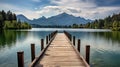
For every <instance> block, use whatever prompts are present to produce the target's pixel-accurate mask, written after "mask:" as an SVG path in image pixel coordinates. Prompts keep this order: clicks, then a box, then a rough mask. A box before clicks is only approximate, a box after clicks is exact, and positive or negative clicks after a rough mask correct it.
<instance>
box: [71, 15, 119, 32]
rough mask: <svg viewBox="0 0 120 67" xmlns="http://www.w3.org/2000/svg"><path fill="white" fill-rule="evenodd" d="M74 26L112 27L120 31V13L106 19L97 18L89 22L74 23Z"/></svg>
mask: <svg viewBox="0 0 120 67" xmlns="http://www.w3.org/2000/svg"><path fill="white" fill-rule="evenodd" d="M72 27H73V28H93V29H112V30H113V31H120V13H119V14H113V15H112V16H108V17H106V18H104V19H96V20H95V21H93V22H88V23H87V24H79V25H78V24H73V26H72Z"/></svg>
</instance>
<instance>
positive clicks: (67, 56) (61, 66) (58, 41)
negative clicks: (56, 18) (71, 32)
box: [35, 33, 86, 67]
mask: <svg viewBox="0 0 120 67" xmlns="http://www.w3.org/2000/svg"><path fill="white" fill-rule="evenodd" d="M41 65H42V66H43V67H86V66H85V64H84V62H83V60H82V59H80V57H79V56H78V54H77V53H76V52H75V50H74V48H73V46H72V45H71V44H70V41H69V40H68V38H67V37H66V35H65V34H64V33H57V35H56V36H55V38H54V40H53V41H52V42H51V44H50V45H49V47H48V48H47V50H46V51H45V53H44V55H43V57H42V59H41V60H39V62H38V63H37V64H36V66H35V67H41Z"/></svg>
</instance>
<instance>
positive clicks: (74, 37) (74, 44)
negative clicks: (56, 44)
mask: <svg viewBox="0 0 120 67" xmlns="http://www.w3.org/2000/svg"><path fill="white" fill-rule="evenodd" d="M73 45H74V46H75V36H73Z"/></svg>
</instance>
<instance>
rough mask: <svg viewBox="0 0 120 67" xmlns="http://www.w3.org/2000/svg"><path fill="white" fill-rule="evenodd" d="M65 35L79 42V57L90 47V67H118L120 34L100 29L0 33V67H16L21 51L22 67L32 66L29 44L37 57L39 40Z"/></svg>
mask: <svg viewBox="0 0 120 67" xmlns="http://www.w3.org/2000/svg"><path fill="white" fill-rule="evenodd" d="M55 30H58V31H59V32H62V31H63V30H66V31H68V32H69V33H71V34H72V35H74V36H76V39H81V55H82V56H83V57H85V46H86V45H90V46H91V51H90V65H91V67H120V32H112V31H110V30H107V29H105V30H103V29H64V28H33V29H31V30H4V31H0V67H17V51H21V50H22V51H24V59H25V61H24V63H25V67H28V65H29V64H30V62H31V54H30V53H31V52H30V51H31V50H30V44H31V43H35V47H36V56H38V55H39V54H40V49H41V48H40V39H42V38H43V39H45V37H46V35H48V34H49V33H50V32H52V31H55Z"/></svg>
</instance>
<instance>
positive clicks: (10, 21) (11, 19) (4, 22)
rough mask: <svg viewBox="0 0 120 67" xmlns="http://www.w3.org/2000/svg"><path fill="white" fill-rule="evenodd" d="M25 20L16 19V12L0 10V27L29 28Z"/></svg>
mask: <svg viewBox="0 0 120 67" xmlns="http://www.w3.org/2000/svg"><path fill="white" fill-rule="evenodd" d="M30 28H31V26H30V25H29V24H28V23H27V22H21V21H20V20H18V21H17V18H16V14H14V13H12V12H11V11H8V12H7V13H6V12H5V11H4V10H2V11H0V29H30Z"/></svg>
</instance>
